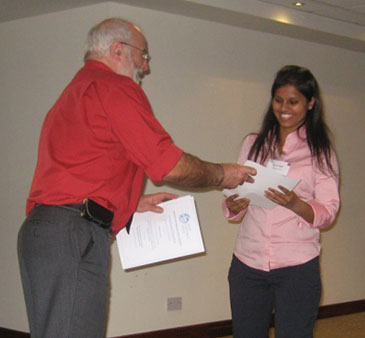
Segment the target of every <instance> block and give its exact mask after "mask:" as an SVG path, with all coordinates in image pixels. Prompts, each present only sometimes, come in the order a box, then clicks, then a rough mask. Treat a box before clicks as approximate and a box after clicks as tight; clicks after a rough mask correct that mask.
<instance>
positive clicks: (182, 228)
mask: <svg viewBox="0 0 365 338" xmlns="http://www.w3.org/2000/svg"><path fill="white" fill-rule="evenodd" d="M159 206H161V207H162V208H163V209H164V212H163V213H162V214H157V213H154V212H150V211H147V212H143V213H139V212H136V213H135V214H134V216H133V222H132V224H131V228H130V232H129V234H128V233H127V230H126V228H124V229H122V230H121V231H120V232H119V233H118V234H117V244H118V250H119V256H120V260H121V263H122V268H123V269H131V268H135V267H138V266H142V265H147V264H152V263H157V262H162V261H166V260H169V259H173V258H178V257H184V256H189V255H193V254H197V253H201V252H204V251H205V249H204V244H203V240H202V236H201V232H200V226H199V221H198V216H197V213H196V209H195V202H194V198H193V197H192V196H184V197H180V198H177V199H173V200H170V201H167V202H163V203H160V204H159Z"/></svg>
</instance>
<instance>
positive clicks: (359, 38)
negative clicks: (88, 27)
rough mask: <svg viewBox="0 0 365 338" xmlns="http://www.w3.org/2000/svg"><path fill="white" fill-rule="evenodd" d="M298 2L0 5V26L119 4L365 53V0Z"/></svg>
mask: <svg viewBox="0 0 365 338" xmlns="http://www.w3.org/2000/svg"><path fill="white" fill-rule="evenodd" d="M302 1H303V2H304V3H305V4H304V5H303V6H302V7H296V6H294V5H293V3H294V2H295V0H0V8H1V10H0V23H2V22H6V21H12V20H15V19H21V18H26V17H31V16H37V15H41V14H47V13H52V12H58V11H64V10H70V9H73V8H80V7H84V6H90V5H94V4H100V3H107V2H117V3H120V4H125V5H130V6H136V7H141V8H147V9H152V10H159V11H164V12H168V13H172V14H176V15H182V16H188V17H193V18H198V19H203V20H208V21H214V22H218V23H222V24H228V25H231V26H237V27H242V28H246V29H253V30H257V31H261V32H268V33H271V34H278V35H282V36H287V37H291V38H295V39H299V40H305V41H311V42H317V43H320V44H326V45H331V46H335V47H340V48H344V49H348V50H353V51H358V52H362V53H365V0H302ZM275 12H280V13H282V12H284V13H287V14H288V17H290V18H294V21H291V22H290V24H288V23H289V22H285V21H281V19H280V18H279V19H278V18H276V17H273V16H272V15H271V14H272V13H275ZM293 13H294V14H296V15H295V16H294V17H293V15H292V14H293ZM295 20H298V21H295Z"/></svg>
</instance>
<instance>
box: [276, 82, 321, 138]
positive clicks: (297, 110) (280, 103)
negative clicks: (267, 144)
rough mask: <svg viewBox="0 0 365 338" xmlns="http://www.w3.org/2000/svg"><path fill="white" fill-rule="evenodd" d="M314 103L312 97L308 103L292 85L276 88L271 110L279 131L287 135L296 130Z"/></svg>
mask: <svg viewBox="0 0 365 338" xmlns="http://www.w3.org/2000/svg"><path fill="white" fill-rule="evenodd" d="M314 101H315V100H314V98H313V97H312V98H311V100H310V101H309V102H308V100H307V99H306V97H305V96H304V95H303V94H302V93H301V92H299V91H298V90H297V89H296V88H295V87H294V86H293V85H286V86H283V87H280V88H278V89H277V90H276V92H275V95H274V97H273V99H272V108H273V111H274V115H275V117H276V119H277V120H278V122H279V125H280V131H281V132H284V133H285V135H288V134H289V133H291V132H292V131H294V130H296V129H298V127H299V126H301V124H302V123H303V121H304V120H305V116H306V114H307V111H308V109H312V107H313V104H314Z"/></svg>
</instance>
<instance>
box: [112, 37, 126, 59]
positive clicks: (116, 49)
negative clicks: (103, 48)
mask: <svg viewBox="0 0 365 338" xmlns="http://www.w3.org/2000/svg"><path fill="white" fill-rule="evenodd" d="M109 52H110V56H111V57H112V59H119V57H120V56H121V55H122V54H123V52H124V51H123V46H122V45H121V44H120V43H119V42H118V41H114V42H113V43H112V44H111V45H110V47H109Z"/></svg>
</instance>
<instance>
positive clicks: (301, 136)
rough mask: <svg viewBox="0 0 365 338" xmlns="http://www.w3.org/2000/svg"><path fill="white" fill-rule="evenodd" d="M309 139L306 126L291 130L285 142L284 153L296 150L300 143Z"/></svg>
mask: <svg viewBox="0 0 365 338" xmlns="http://www.w3.org/2000/svg"><path fill="white" fill-rule="evenodd" d="M306 140H307V131H306V129H305V126H301V127H300V128H299V129H297V130H294V131H293V132H291V133H290V134H289V135H288V136H287V137H286V140H285V144H284V149H283V151H284V153H287V152H290V151H292V150H294V149H295V148H296V147H297V145H298V144H299V143H303V142H306Z"/></svg>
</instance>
